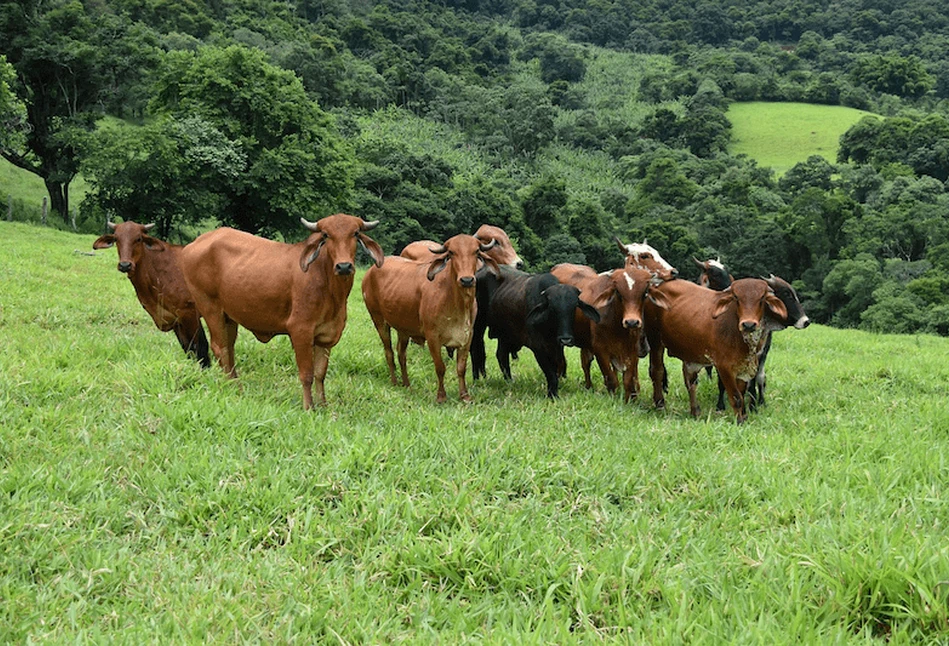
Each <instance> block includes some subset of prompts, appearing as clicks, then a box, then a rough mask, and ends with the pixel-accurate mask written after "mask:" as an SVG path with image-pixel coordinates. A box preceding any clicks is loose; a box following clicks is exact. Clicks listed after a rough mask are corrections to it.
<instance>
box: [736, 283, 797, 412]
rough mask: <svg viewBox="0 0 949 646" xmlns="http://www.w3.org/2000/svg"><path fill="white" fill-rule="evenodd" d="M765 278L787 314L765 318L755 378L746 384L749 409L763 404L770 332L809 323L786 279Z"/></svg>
mask: <svg viewBox="0 0 949 646" xmlns="http://www.w3.org/2000/svg"><path fill="white" fill-rule="evenodd" d="M766 280H767V282H768V287H770V288H771V289H772V290H773V291H774V294H775V296H777V297H778V298H780V299H781V302H783V303H784V306H785V307H786V308H787V310H788V315H787V316H786V317H784V318H783V319H777V318H775V317H774V316H773V315H769V316H767V317H766V319H765V341H764V345H763V346H762V348H761V350H759V351H758V372H757V373H755V378H754V379H753V380H752V381H751V382H750V383H749V384H748V397H749V399H750V402H751V410H755V409H756V408H757V407H758V406H759V405H760V406H764V404H765V401H764V389H765V385H766V382H767V378H766V376H765V372H764V364H765V361H766V360H767V358H768V352H770V350H771V333H772V332H774V331H777V330H783V329H785V328H788V327H794V328H796V329H798V330H803V329H804V328H806V327H807V326H808V325H810V324H811V320H810V319H809V318H807V314H805V313H804V308H803V307H802V306H801V301H800V299H799V298H798V297H797V292H796V291H794V288H793V287H791V285H790V284H789V283H788V282H787V281H786V280H784V279H783V278H779V277H777V276H775V275H774V274H771V276H770V277H769V278H767V279H766ZM722 407H723V409H724V402H723V403H722Z"/></svg>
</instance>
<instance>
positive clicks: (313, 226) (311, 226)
mask: <svg viewBox="0 0 949 646" xmlns="http://www.w3.org/2000/svg"><path fill="white" fill-rule="evenodd" d="M300 223H301V224H303V226H305V227H306V228H307V229H309V230H310V231H313V232H314V233H317V232H319V230H320V225H319V223H317V222H310V221H309V220H304V219H303V218H300Z"/></svg>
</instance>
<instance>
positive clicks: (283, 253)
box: [181, 213, 383, 410]
mask: <svg viewBox="0 0 949 646" xmlns="http://www.w3.org/2000/svg"><path fill="white" fill-rule="evenodd" d="M300 221H301V222H302V223H303V225H304V226H305V227H306V228H307V229H309V230H310V231H312V233H311V234H310V236H309V237H308V238H307V239H306V240H304V241H303V242H298V243H296V244H286V243H283V242H274V241H273V240H266V239H264V238H260V237H257V236H254V235H251V234H249V233H245V232H243V231H237V230H235V229H228V228H223V229H216V230H214V231H209V232H208V233H205V234H203V235H201V236H199V237H198V238H197V239H196V240H195V241H194V242H192V243H191V244H189V245H187V246H186V247H185V248H184V250H183V251H182V253H181V263H182V264H181V266H182V269H183V270H184V274H185V280H186V281H187V282H188V287H189V288H190V289H191V293H192V294H193V295H194V300H195V303H196V304H197V306H198V311H199V312H201V315H202V316H203V317H204V320H205V322H206V323H207V325H208V332H209V333H210V335H211V349H212V350H213V351H214V354H215V356H217V358H218V360H219V361H220V362H221V367H222V368H223V369H224V372H225V373H227V374H228V375H229V376H231V377H236V376H237V370H236V369H235V366H234V342H235V340H236V339H237V327H238V325H242V326H244V327H245V328H247V329H248V330H250V331H251V332H253V333H254V336H255V337H257V339H258V340H259V341H261V342H263V343H267V342H268V341H270V339H272V338H273V337H275V336H277V335H278V334H287V335H289V336H290V343H291V344H292V345H293V352H294V354H295V355H296V362H297V370H298V371H299V375H300V383H301V384H302V385H303V408H304V409H307V410H309V409H310V408H312V407H313V394H312V392H311V390H312V387H313V385H314V382H315V384H316V399H317V402H318V403H320V404H321V405H323V404H326V397H325V395H324V391H323V379H324V378H325V377H326V368H327V366H328V365H329V358H330V349H331V348H332V347H333V346H335V345H336V343H337V342H338V341H339V338H340V336H341V335H342V333H343V328H344V327H345V325H346V299H347V297H348V296H349V292H350V290H352V287H353V274H354V272H355V265H354V262H355V256H356V245H357V244H360V245H362V247H363V248H364V249H365V250H366V251H367V252H368V253H369V255H370V256H372V259H373V261H375V263H376V264H377V265H381V264H382V262H383V253H382V249H381V248H380V247H379V245H378V244H376V242H375V241H374V240H373V239H372V238H370V237H369V236H367V235H366V234H365V233H364V232H365V231H369V230H371V229H372V228H373V227H375V226H376V224H378V222H363V220H362V219H360V218H358V217H354V216H352V215H345V214H342V213H339V214H336V215H331V216H329V217H326V218H323V219H322V220H319V221H318V222H316V223H313V222H307V221H306V220H304V219H302V218H301V220H300Z"/></svg>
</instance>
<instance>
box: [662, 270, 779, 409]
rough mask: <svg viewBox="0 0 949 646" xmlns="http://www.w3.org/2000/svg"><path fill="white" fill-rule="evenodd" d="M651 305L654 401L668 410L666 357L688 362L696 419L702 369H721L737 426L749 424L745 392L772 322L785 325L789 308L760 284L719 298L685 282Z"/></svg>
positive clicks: (670, 285) (671, 284) (746, 282)
mask: <svg viewBox="0 0 949 646" xmlns="http://www.w3.org/2000/svg"><path fill="white" fill-rule="evenodd" d="M650 296H651V298H650V300H648V301H647V302H646V308H645V315H646V316H645V317H646V326H645V327H646V335H647V336H648V337H649V374H650V376H651V377H652V383H653V401H654V403H655V405H656V407H657V408H663V407H664V406H665V396H664V392H663V382H664V380H665V366H664V364H663V354H664V353H665V351H666V350H668V352H669V355H670V356H673V357H676V358H678V359H681V360H682V377H683V379H684V381H685V386H686V389H687V390H688V392H689V404H690V410H691V413H692V416H693V417H698V415H699V412H700V409H699V405H698V402H697V400H696V392H695V390H696V384H697V382H698V374H699V372H700V371H701V369H702V368H703V367H705V366H708V365H713V366H715V368H716V370H718V374H719V377H720V378H721V380H722V383H723V384H724V386H725V390H726V392H727V393H728V397H729V401H730V402H731V405H732V408H733V410H734V411H735V416H736V420H737V422H738V423H739V424H740V423H742V422H744V421H745V419H746V417H747V414H746V410H745V398H744V395H745V389H746V387H747V384H748V382H749V381H751V380H752V379H754V377H755V375H756V373H757V370H758V352H759V350H760V349H761V347H762V346H763V344H764V341H765V339H764V338H763V335H764V332H765V329H766V326H767V320H766V317H767V316H773V317H776V318H778V319H785V318H786V317H787V315H788V312H787V308H786V307H785V305H784V303H783V302H782V301H781V299H780V298H778V297H777V296H776V295H775V294H774V291H773V290H772V289H771V288H770V286H769V285H768V283H767V282H766V281H764V280H761V279H758V278H743V279H740V280H736V281H735V282H734V283H732V285H731V286H730V287H729V288H728V289H726V290H724V291H722V292H716V291H714V290H710V289H707V288H705V287H702V286H700V285H696V284H695V283H691V282H689V281H685V280H672V281H666V282H664V283H661V284H660V285H658V286H657V287H656V288H655V289H654V290H651V292H650Z"/></svg>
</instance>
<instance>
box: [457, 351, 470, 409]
mask: <svg viewBox="0 0 949 646" xmlns="http://www.w3.org/2000/svg"><path fill="white" fill-rule="evenodd" d="M467 370H468V348H467V347H461V348H458V350H457V356H456V357H455V372H456V373H457V375H458V397H460V398H461V401H465V402H470V401H471V395H469V394H468V384H467V382H466V381H465V372H466V371H467Z"/></svg>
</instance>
